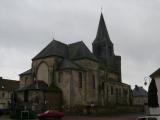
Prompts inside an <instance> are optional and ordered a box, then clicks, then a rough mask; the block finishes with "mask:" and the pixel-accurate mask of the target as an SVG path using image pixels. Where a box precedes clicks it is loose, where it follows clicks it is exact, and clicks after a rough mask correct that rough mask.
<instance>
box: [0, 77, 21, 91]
mask: <svg viewBox="0 0 160 120" xmlns="http://www.w3.org/2000/svg"><path fill="white" fill-rule="evenodd" d="M18 88H19V81H16V80H8V79H3V78H2V77H0V90H7V91H13V90H16V89H18Z"/></svg>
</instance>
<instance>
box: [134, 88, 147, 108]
mask: <svg viewBox="0 0 160 120" xmlns="http://www.w3.org/2000/svg"><path fill="white" fill-rule="evenodd" d="M147 103H148V94H147V91H146V90H145V89H144V88H143V87H140V86H137V85H135V88H134V89H133V102H132V104H133V105H138V106H144V105H145V104H147Z"/></svg>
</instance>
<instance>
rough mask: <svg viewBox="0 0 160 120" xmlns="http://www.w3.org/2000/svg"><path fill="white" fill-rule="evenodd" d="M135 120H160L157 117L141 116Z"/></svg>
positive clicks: (159, 117)
mask: <svg viewBox="0 0 160 120" xmlns="http://www.w3.org/2000/svg"><path fill="white" fill-rule="evenodd" d="M137 120H160V116H159V115H148V116H142V117H138V118H137Z"/></svg>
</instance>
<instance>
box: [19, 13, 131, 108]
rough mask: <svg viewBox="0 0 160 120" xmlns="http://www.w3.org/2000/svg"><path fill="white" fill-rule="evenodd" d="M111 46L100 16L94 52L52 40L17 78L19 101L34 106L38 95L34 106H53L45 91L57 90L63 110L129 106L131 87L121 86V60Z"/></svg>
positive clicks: (93, 45) (80, 43) (80, 45)
mask: <svg viewBox="0 0 160 120" xmlns="http://www.w3.org/2000/svg"><path fill="white" fill-rule="evenodd" d="M113 46H114V45H113V43H112V41H111V40H110V37H109V34H108V31H107V28H106V24H105V21H104V17H103V14H101V16H100V21H99V26H98V30H97V35H96V38H95V39H94V41H93V43H92V48H93V52H91V51H90V50H89V49H88V47H87V46H86V45H85V44H84V42H83V41H79V42H75V43H72V44H65V43H62V42H60V41H58V40H55V39H53V40H52V41H51V42H50V43H49V44H48V45H47V46H46V47H45V48H44V49H42V51H40V52H39V53H38V54H37V55H36V56H35V57H33V59H32V65H31V69H29V70H27V71H25V72H23V73H21V74H20V88H19V90H18V91H17V96H18V99H20V101H23V102H26V103H27V102H28V103H32V104H34V103H35V102H36V100H35V99H37V98H36V97H35V96H38V95H39V97H38V101H39V102H36V103H38V104H46V103H48V104H49V105H50V106H54V105H53V104H52V103H51V102H49V100H50V97H51V96H50V97H49V98H48V99H47V98H46V97H45V96H46V93H48V92H49V91H48V88H54V89H55V87H56V89H59V90H60V91H61V92H62V98H63V105H64V106H65V107H66V108H74V107H77V106H88V105H91V104H92V105H93V104H94V105H97V106H109V105H129V104H130V86H129V85H128V84H125V83H123V82H122V77H121V57H120V56H117V55H115V53H114V48H113ZM40 84H41V85H40ZM40 86H41V87H40ZM50 92H51V91H50ZM52 95H53V94H52ZM27 96H28V97H27ZM52 101H58V100H56V99H52Z"/></svg>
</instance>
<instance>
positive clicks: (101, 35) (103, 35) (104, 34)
mask: <svg viewBox="0 0 160 120" xmlns="http://www.w3.org/2000/svg"><path fill="white" fill-rule="evenodd" d="M101 40H106V41H108V42H111V40H110V37H109V34H108V31H107V27H106V24H105V21H104V18H103V14H102V13H101V16H100V21H99V26H98V30H97V35H96V39H95V41H101Z"/></svg>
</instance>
